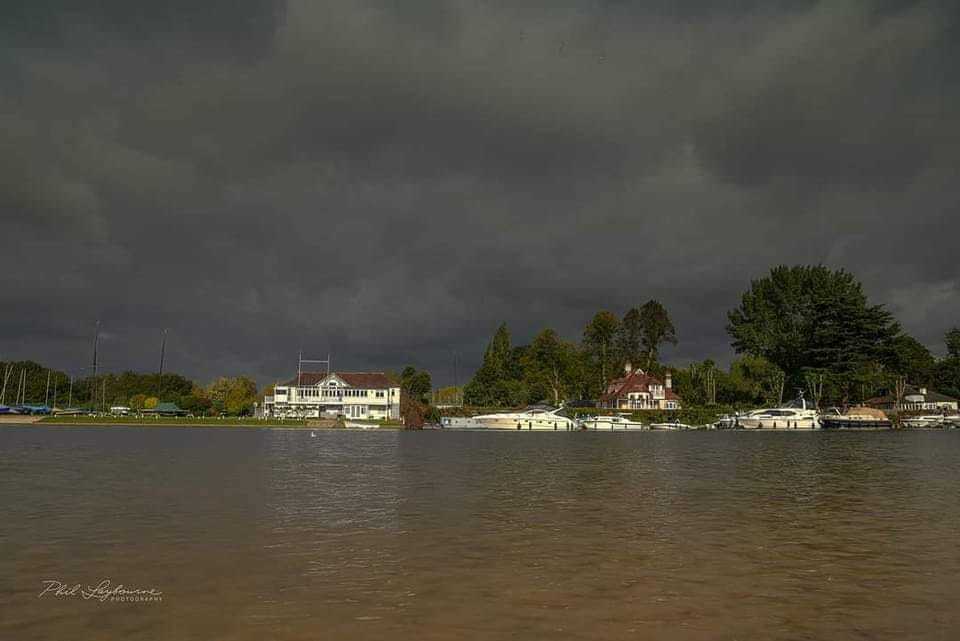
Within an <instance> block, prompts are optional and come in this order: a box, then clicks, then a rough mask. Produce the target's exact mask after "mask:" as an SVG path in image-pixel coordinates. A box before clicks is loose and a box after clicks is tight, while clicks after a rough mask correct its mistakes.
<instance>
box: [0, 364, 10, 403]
mask: <svg viewBox="0 0 960 641" xmlns="http://www.w3.org/2000/svg"><path fill="white" fill-rule="evenodd" d="M12 372H13V364H12V363H11V364H8V365H7V368H6V369H5V370H4V372H3V391H2V392H0V405H2V404H3V403H4V402H5V401H6V400H7V381H9V380H10V374H11V373H12Z"/></svg>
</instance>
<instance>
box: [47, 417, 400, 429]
mask: <svg viewBox="0 0 960 641" xmlns="http://www.w3.org/2000/svg"><path fill="white" fill-rule="evenodd" d="M358 422H359V421H358ZM38 423H40V424H46V425H110V426H130V427H283V428H302V429H314V430H317V429H344V428H342V427H339V428H338V427H335V426H332V425H320V424H317V423H318V422H317V421H315V420H314V421H311V420H303V419H275V418H270V419H259V418H248V417H226V418H209V417H152V416H151V417H147V416H46V417H44V418H43V419H41V420H40V421H38ZM364 423H367V424H369V425H370V426H371V427H377V428H382V429H402V428H403V426H402V425H400V424H394V423H387V422H374V421H371V422H367V421H364Z"/></svg>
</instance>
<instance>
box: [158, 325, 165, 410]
mask: <svg viewBox="0 0 960 641" xmlns="http://www.w3.org/2000/svg"><path fill="white" fill-rule="evenodd" d="M166 351H167V330H166V329H164V330H163V336H162V337H161V339H160V374H159V376H157V398H158V399H160V398H162V395H163V357H164V355H165V354H166Z"/></svg>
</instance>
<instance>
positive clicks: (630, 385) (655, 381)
mask: <svg viewBox="0 0 960 641" xmlns="http://www.w3.org/2000/svg"><path fill="white" fill-rule="evenodd" d="M653 385H659V386H663V381H661V380H660V379H659V378H657V377H656V376H651V375H650V374H647V373H646V372H644V371H643V370H639V369H635V370H633V371H632V372H630V373H629V374H627V375H626V376H624V377H622V378H617V379H614V380H613V381H611V382H610V384H609V385H607V391H606V392H605V393H603V394H602V395H601V396H600V400H601V401H612V400H614V399H618V398H623V397H624V396H626V395H627V394H629V393H630V392H649V391H650V387H651V386H653ZM664 396H665V397H666V398H667V399H668V400H675V401H678V400H680V397H679V396H677V395H676V394H675V393H674V391H673V390H672V389H665V390H664Z"/></svg>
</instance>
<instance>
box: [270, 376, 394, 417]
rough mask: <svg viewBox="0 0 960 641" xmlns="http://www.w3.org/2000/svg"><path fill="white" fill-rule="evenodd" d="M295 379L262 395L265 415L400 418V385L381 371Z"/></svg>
mask: <svg viewBox="0 0 960 641" xmlns="http://www.w3.org/2000/svg"><path fill="white" fill-rule="evenodd" d="M298 378H299V380H298V379H297V378H294V379H292V380H290V381H287V382H286V383H284V384H283V385H277V386H276V387H275V388H274V390H273V395H272V396H265V397H264V399H263V413H264V416H271V417H276V418H320V417H330V418H335V417H337V416H345V417H346V418H353V419H357V418H359V419H371V420H377V419H399V418H400V385H399V383H393V382H391V381H390V379H389V378H387V375H386V374H384V373H383V372H330V373H329V374H327V373H325V372H303V373H301V374H300V375H299V377H298Z"/></svg>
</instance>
